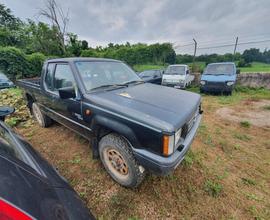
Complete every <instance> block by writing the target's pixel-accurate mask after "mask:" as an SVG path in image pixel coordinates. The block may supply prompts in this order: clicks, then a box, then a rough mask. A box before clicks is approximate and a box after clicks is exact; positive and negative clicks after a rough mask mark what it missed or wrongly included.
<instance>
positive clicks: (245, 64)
mask: <svg viewBox="0 0 270 220" xmlns="http://www.w3.org/2000/svg"><path fill="white" fill-rule="evenodd" d="M237 66H238V67H251V63H247V62H246V61H245V60H244V59H240V60H239V62H238V65H237Z"/></svg>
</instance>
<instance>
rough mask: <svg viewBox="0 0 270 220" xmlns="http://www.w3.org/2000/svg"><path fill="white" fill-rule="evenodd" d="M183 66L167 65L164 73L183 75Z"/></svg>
mask: <svg viewBox="0 0 270 220" xmlns="http://www.w3.org/2000/svg"><path fill="white" fill-rule="evenodd" d="M185 69H186V68H185V67H184V66H168V68H167V69H166V71H165V74H166V75H185Z"/></svg>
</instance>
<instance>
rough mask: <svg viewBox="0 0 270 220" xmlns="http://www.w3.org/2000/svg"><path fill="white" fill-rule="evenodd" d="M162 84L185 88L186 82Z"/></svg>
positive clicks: (163, 84)
mask: <svg viewBox="0 0 270 220" xmlns="http://www.w3.org/2000/svg"><path fill="white" fill-rule="evenodd" d="M161 85H162V86H168V87H174V88H179V89H181V88H185V84H184V83H164V82H163V83H162V84H161Z"/></svg>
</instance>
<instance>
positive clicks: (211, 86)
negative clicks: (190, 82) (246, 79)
mask: <svg viewBox="0 0 270 220" xmlns="http://www.w3.org/2000/svg"><path fill="white" fill-rule="evenodd" d="M200 89H201V91H202V92H231V91H232V90H233V85H232V86H228V85H227V84H226V83H220V82H219V83H209V82H207V83H206V84H205V85H201V87H200Z"/></svg>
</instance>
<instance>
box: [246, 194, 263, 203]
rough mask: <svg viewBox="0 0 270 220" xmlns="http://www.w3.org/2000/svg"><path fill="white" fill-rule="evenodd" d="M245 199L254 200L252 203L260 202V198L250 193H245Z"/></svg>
mask: <svg viewBox="0 0 270 220" xmlns="http://www.w3.org/2000/svg"><path fill="white" fill-rule="evenodd" d="M246 197H247V198H248V199H249V200H254V201H257V202H259V201H262V199H261V198H259V197H258V196H256V195H255V194H252V193H247V194H246Z"/></svg>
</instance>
